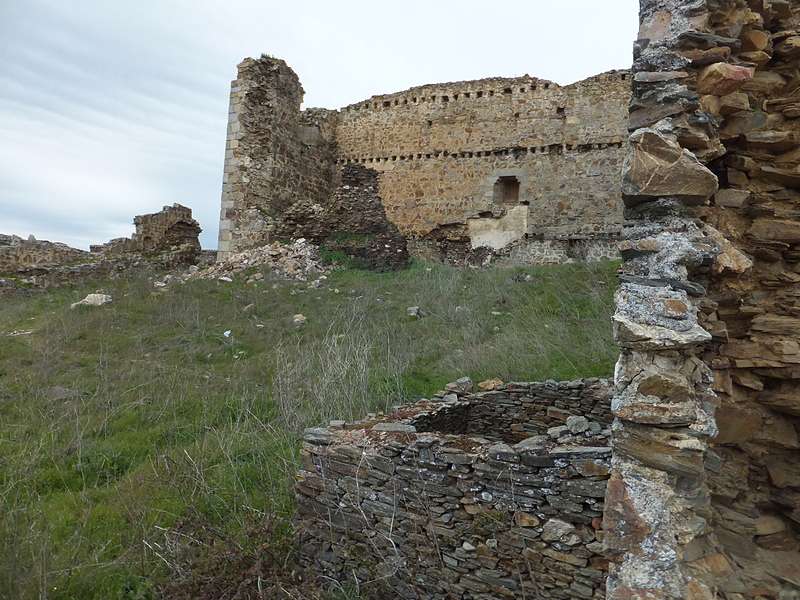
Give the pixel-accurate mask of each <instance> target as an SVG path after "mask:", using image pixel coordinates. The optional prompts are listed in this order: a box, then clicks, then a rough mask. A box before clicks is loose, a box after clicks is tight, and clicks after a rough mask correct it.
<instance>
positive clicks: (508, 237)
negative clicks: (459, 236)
mask: <svg viewBox="0 0 800 600" xmlns="http://www.w3.org/2000/svg"><path fill="white" fill-rule="evenodd" d="M528 212H529V208H528V206H525V205H520V206H514V207H513V208H509V209H508V210H506V211H505V214H504V215H503V216H502V217H499V218H495V217H488V218H477V219H467V228H468V230H469V239H470V243H471V244H472V248H473V249H474V248H480V247H482V246H487V247H489V248H491V249H492V250H502V249H503V248H505V247H506V246H508V245H509V244H511V243H513V242H516V241H517V240H519V239H522V238H523V237H525V233H526V232H527V231H528Z"/></svg>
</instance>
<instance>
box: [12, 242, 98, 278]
mask: <svg viewBox="0 0 800 600" xmlns="http://www.w3.org/2000/svg"><path fill="white" fill-rule="evenodd" d="M86 255H87V252H85V251H84V250H79V249H78V248H72V247H70V246H67V245H66V244H62V243H61V242H48V241H46V240H37V239H34V238H33V237H31V238H29V239H27V240H23V239H22V238H20V237H17V236H12V235H7V234H0V273H8V274H14V273H16V272H18V271H27V270H28V269H32V268H36V267H39V266H43V265H54V264H59V263H64V262H70V261H73V260H79V259H81V258H83V257H85V256H86Z"/></svg>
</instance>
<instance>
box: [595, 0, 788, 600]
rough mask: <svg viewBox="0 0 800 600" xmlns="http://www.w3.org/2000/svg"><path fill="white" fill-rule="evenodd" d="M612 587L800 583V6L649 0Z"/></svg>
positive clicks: (633, 144)
mask: <svg viewBox="0 0 800 600" xmlns="http://www.w3.org/2000/svg"><path fill="white" fill-rule="evenodd" d="M640 19H641V29H640V38H641V39H639V40H638V41H637V43H636V46H635V61H634V67H633V81H634V89H633V96H632V103H631V115H630V129H631V131H632V134H631V136H630V140H629V153H628V157H627V158H626V163H625V169H624V176H623V198H624V202H625V206H626V209H625V216H626V218H627V219H628V220H629V226H628V227H627V232H626V238H627V241H626V242H624V243H623V248H622V253H623V257H624V258H625V263H624V264H623V267H622V273H623V277H622V281H623V283H622V285H621V286H620V289H619V291H618V294H617V309H616V314H615V317H614V320H615V331H616V337H617V340H618V342H619V343H620V346H621V348H622V355H621V358H620V362H619V365H618V368H617V377H616V386H617V390H616V393H615V396H614V399H613V401H612V408H613V410H614V413H615V416H616V419H615V423H614V435H613V442H612V448H613V457H614V458H613V460H612V474H611V479H610V481H609V487H608V494H607V496H606V514H605V523H606V525H605V528H606V535H605V538H604V541H605V544H606V546H607V550H608V552H609V555H610V557H611V558H612V563H611V569H610V575H609V580H608V590H609V598H615V599H616V598H620V599H621V598H676V599H677V598H708V599H710V598H713V597H724V598H728V599H731V600H732V599H741V598H746V597H747V598H751V597H761V598H794V597H797V594H798V593H799V592H800V578H798V572H799V570H800V569H799V568H798V565H800V553H798V549H800V529H799V528H798V522H799V521H800V518H798V517H799V515H798V513H797V507H798V505H800V503H799V502H798V501H799V500H800V478H798V474H799V473H798V471H797V467H796V463H797V461H796V457H797V448H798V437H797V436H798V428H799V427H800V420H799V419H798V416H800V410H798V399H800V394H798V381H797V379H798V377H800V373H798V372H797V369H796V365H797V361H798V346H797V343H796V335H797V332H798V331H800V329H798V328H797V324H798V323H800V320H798V318H797V317H798V301H797V298H798V296H797V293H796V288H797V281H798V280H797V273H796V271H797V269H796V265H797V260H798V259H800V255H798V253H797V244H798V243H800V237H798V236H796V235H795V233H796V232H797V231H800V222H799V219H798V214H797V212H796V207H797V203H798V200H800V193H799V192H798V190H800V177H798V173H799V171H798V165H800V153H799V150H798V141H799V140H800V138H798V133H800V132H798V121H797V118H798V116H800V112H798V110H797V98H798V96H797V90H798V85H797V82H798V80H797V67H798V59H799V58H800V50H798V49H800V6H798V5H797V4H796V3H789V2H781V1H776V2H763V1H755V2H752V1H751V2H744V1H736V0H733V1H730V2H715V1H712V0H708V1H692V2H689V1H679V0H643V1H642V2H641V14H640Z"/></svg>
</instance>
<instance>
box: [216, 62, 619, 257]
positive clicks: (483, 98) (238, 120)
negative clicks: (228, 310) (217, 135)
mask: <svg viewBox="0 0 800 600" xmlns="http://www.w3.org/2000/svg"><path fill="white" fill-rule="evenodd" d="M231 90H232V91H231V105H230V119H229V126H228V141H227V149H226V163H225V176H224V182H223V195H222V213H221V217H220V219H221V220H220V239H219V257H220V258H224V257H225V256H227V255H228V254H230V253H231V252H235V251H237V250H241V249H244V248H248V247H253V246H257V245H260V244H263V243H267V242H269V241H272V238H275V237H276V236H278V235H279V233H278V230H280V228H281V217H282V213H283V212H284V211H286V210H287V209H289V207H291V206H292V205H295V206H300V205H301V204H302V205H308V206H313V205H315V204H319V205H324V204H325V202H326V200H327V199H329V198H330V197H331V195H332V194H335V193H336V192H335V190H336V189H337V187H338V186H339V185H340V184H341V182H340V180H339V178H338V171H337V170H336V167H341V166H344V165H347V164H361V165H364V166H366V167H369V168H371V169H374V170H376V171H377V172H378V173H379V180H378V185H379V187H380V197H381V201H382V203H383V206H384V209H385V212H386V217H387V218H388V220H389V221H391V222H392V223H394V224H395V225H396V226H397V227H398V228H399V231H400V233H401V234H404V235H406V236H407V237H409V239H410V240H411V244H410V245H409V247H410V248H411V249H412V252H415V253H417V254H418V255H419V256H421V257H424V258H428V259H433V260H439V261H444V262H450V263H452V264H482V263H483V262H486V261H487V260H488V259H489V258H490V257H491V256H497V255H500V256H508V257H509V261H510V262H520V261H523V260H529V259H532V260H534V261H535V262H544V263H547V262H564V261H569V260H575V259H591V258H595V257H597V258H605V257H607V256H609V255H611V256H610V257H613V258H616V254H615V252H613V250H611V249H610V248H611V246H612V245H613V242H614V241H615V240H617V239H618V237H619V233H620V230H621V219H620V210H619V198H620V196H619V183H618V172H619V169H620V167H621V162H622V157H623V156H624V150H623V148H622V146H623V139H624V135H625V122H624V119H625V106H626V103H627V97H628V95H629V91H630V80H629V77H628V73H627V72H625V71H615V72H610V73H604V74H602V75H598V76H596V77H593V78H590V79H587V80H585V81H582V82H579V83H576V84H573V85H570V86H565V87H560V86H558V85H557V84H555V83H552V82H549V81H543V80H539V79H535V78H532V77H528V76H526V77H521V78H514V79H501V78H493V79H484V80H479V81H468V82H458V83H448V84H438V85H429V86H422V87H418V88H412V89H410V90H406V91H404V92H399V93H397V94H391V95H386V96H375V97H373V98H371V99H370V100H368V101H366V102H361V103H358V104H354V105H351V106H348V107H345V108H343V109H341V110H340V111H328V110H324V109H308V110H306V111H303V112H302V113H301V112H300V110H299V107H300V102H301V100H302V94H303V92H302V88H301V87H300V83H299V80H298V79H297V76H296V75H295V74H294V73H293V72H292V71H291V69H289V67H288V66H287V65H286V63H284V62H283V61H279V60H276V59H265V58H262V59H259V60H253V59H247V60H245V61H244V62H242V63H241V64H240V65H239V77H238V79H237V80H236V81H234V82H233V84H232V88H231ZM575 241H579V242H580V243H581V244H582V245H583V248H584V252H583V253H574V252H571V251H564V246H565V245H569V244H570V243H574V242H575Z"/></svg>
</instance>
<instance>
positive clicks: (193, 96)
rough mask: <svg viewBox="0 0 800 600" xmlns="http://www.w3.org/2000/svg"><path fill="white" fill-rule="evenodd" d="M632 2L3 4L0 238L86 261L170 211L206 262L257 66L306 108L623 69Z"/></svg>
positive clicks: (150, 0) (33, 0)
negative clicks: (234, 112)
mask: <svg viewBox="0 0 800 600" xmlns="http://www.w3.org/2000/svg"><path fill="white" fill-rule="evenodd" d="M637 12H638V2H637V0H555V1H545V0H493V1H490V0H393V1H379V0H372V1H367V0H362V1H359V2H355V1H350V0H335V1H334V0H281V1H277V0H260V1H259V0H0V233H6V234H16V235H20V236H23V237H27V236H28V235H29V234H33V235H35V236H36V237H37V238H38V239H48V240H51V241H60V242H65V243H68V244H70V245H72V246H76V247H78V248H84V249H86V248H88V246H89V244H90V243H103V242H106V241H108V240H109V239H111V238H114V237H121V236H130V234H131V233H133V231H134V226H133V217H134V216H135V215H139V214H144V213H151V212H156V211H159V210H161V207H162V206H164V205H167V204H172V203H174V202H179V203H181V204H184V205H186V206H188V207H190V208H192V209H193V211H194V217H195V218H196V219H197V220H198V221H199V222H200V225H201V226H202V227H203V230H204V231H203V234H202V235H201V241H202V243H203V247H204V248H216V245H217V221H218V219H219V202H220V193H221V187H222V168H223V156H224V150H225V133H226V131H225V129H226V123H227V112H228V95H229V92H230V81H231V80H232V79H233V78H234V77H235V76H236V65H237V64H238V63H239V62H240V61H241V60H242V59H243V58H245V57H248V56H254V57H257V56H260V55H261V53H262V52H264V53H267V54H271V55H273V56H277V57H279V58H283V59H284V60H286V61H287V62H288V63H289V66H291V67H292V68H293V69H294V70H295V72H297V74H298V75H299V77H300V80H301V82H302V83H303V88H304V89H305V91H306V96H305V105H304V106H306V107H309V106H321V107H325V108H340V107H342V106H346V105H348V104H352V103H354V102H358V101H359V100H364V99H366V98H369V97H370V96H372V95H374V94H385V93H391V92H397V91H402V90H404V89H407V88H409V87H412V86H416V85H423V84H426V83H437V82H447V81H461V80H469V79H481V78H484V77H515V76H520V75H524V74H526V73H528V74H530V75H532V76H535V77H541V78H544V79H550V80H552V81H555V82H557V83H559V84H568V83H572V82H573V81H577V80H580V79H584V78H586V77H589V76H591V75H594V74H596V73H600V72H602V71H607V70H610V69H619V68H628V66H629V65H630V62H631V48H632V42H633V40H634V39H635V37H636V27H637Z"/></svg>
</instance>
